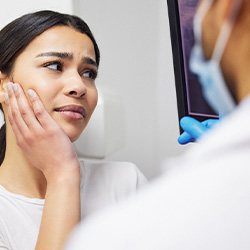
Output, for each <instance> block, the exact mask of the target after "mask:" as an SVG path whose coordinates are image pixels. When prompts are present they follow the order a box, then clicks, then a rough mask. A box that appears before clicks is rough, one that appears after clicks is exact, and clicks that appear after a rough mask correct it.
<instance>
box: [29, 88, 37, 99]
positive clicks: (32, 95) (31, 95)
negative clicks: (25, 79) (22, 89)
mask: <svg viewBox="0 0 250 250" xmlns="http://www.w3.org/2000/svg"><path fill="white" fill-rule="evenodd" d="M27 93H28V95H29V96H30V97H35V96H36V93H35V91H34V90H33V89H28V90H27Z"/></svg>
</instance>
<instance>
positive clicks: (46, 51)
mask: <svg viewBox="0 0 250 250" xmlns="http://www.w3.org/2000/svg"><path fill="white" fill-rule="evenodd" d="M96 75H97V65H96V60H95V51H94V46H93V43H92V41H91V40H90V38H89V37H88V36H87V35H85V34H82V33H80V32H78V31H76V30H74V29H73V28H70V27H67V26H56V27H53V28H50V29H48V30H47V31H45V32H44V33H42V34H41V35H40V36H38V37H36V38H35V39H34V40H33V41H32V42H31V43H30V44H29V45H28V46H27V47H26V48H25V50H24V51H23V52H22V53H21V54H20V55H19V56H18V57H17V59H16V61H15V64H14V67H13V70H12V74H11V78H12V80H13V82H17V83H19V84H20V85H21V86H22V87H23V89H24V90H25V91H26V90H27V89H29V88H32V89H34V90H35V91H36V92H37V94H38V95H39V96H40V99H41V100H42V102H43V104H44V106H45V109H46V110H47V112H48V113H49V114H50V115H51V116H52V118H53V119H54V120H55V121H56V122H57V123H58V125H59V126H60V127H61V128H62V129H63V130H64V132H65V133H66V134H67V135H68V136H69V138H70V140H71V141H74V140H76V139H77V138H78V137H79V136H80V134H81V132H82V131H83V130H84V128H85V127H86V125H87V123H88V121H89V119H90V117H91V115H92V112H93V111H94V109H95V107H96V103H97V98H98V96H97V89H96V86H95V78H96Z"/></svg>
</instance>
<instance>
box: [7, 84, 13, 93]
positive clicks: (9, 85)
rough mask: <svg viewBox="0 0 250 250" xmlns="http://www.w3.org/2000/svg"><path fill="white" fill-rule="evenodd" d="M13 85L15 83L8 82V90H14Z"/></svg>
mask: <svg viewBox="0 0 250 250" xmlns="http://www.w3.org/2000/svg"><path fill="white" fill-rule="evenodd" d="M12 85H13V84H12V83H10V82H8V83H7V90H8V91H11V90H12Z"/></svg>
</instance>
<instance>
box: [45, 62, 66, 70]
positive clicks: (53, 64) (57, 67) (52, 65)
mask: <svg viewBox="0 0 250 250" xmlns="http://www.w3.org/2000/svg"><path fill="white" fill-rule="evenodd" d="M44 67H46V68H48V69H51V70H54V71H62V69H63V65H62V63H60V62H50V63H46V64H45V65H44Z"/></svg>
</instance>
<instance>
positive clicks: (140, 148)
mask: <svg viewBox="0 0 250 250" xmlns="http://www.w3.org/2000/svg"><path fill="white" fill-rule="evenodd" d="M1 4H2V5H1V8H2V10H4V13H6V14H3V13H2V14H1V19H0V27H2V26H4V25H5V24H7V23H8V22H9V21H10V20H12V19H14V18H16V17H18V16H20V15H22V14H24V13H27V12H31V11H36V10H40V9H52V10H57V11H61V12H67V13H76V14H78V15H80V16H81V17H82V18H83V19H84V20H86V21H87V23H88V24H89V25H90V27H91V29H92V31H93V33H94V34H95V37H96V39H97V42H98V44H99V46H100V49H101V66H100V75H99V79H98V81H97V85H98V87H99V89H100V90H101V91H102V92H105V93H107V92H108V94H109V95H112V96H115V97H116V98H117V100H118V101H119V102H120V106H121V107H122V108H121V112H120V115H119V117H117V120H116V121H115V119H114V121H113V122H115V123H117V124H119V123H121V121H124V122H123V129H124V133H123V134H120V135H119V136H120V137H121V138H122V141H123V144H122V146H121V147H120V148H119V149H118V150H117V151H115V152H113V153H112V154H111V155H108V156H107V157H106V159H107V160H125V161H132V162H134V163H136V164H137V165H138V167H139V168H140V169H141V170H142V171H143V172H144V173H145V174H146V175H147V176H148V177H152V176H154V175H155V174H156V173H157V171H158V169H159V166H160V163H161V161H162V160H163V159H164V158H166V157H170V156H173V155H176V154H179V153H180V152H181V151H182V150H183V147H180V146H179V145H178V144H177V142H176V138H177V136H178V123H177V109H176V98H175V88H174V74H173V66H172V52H171V44H170V37H169V26H168V14H167V3H166V0H101V1H100V0H53V1H51V0H42V1H40V0H39V1H38V0H37V1H34V0H22V1H20V0H9V1H3V0H1ZM118 119H119V120H118ZM117 126H118V125H117ZM117 141H120V140H119V139H118V140H117Z"/></svg>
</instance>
